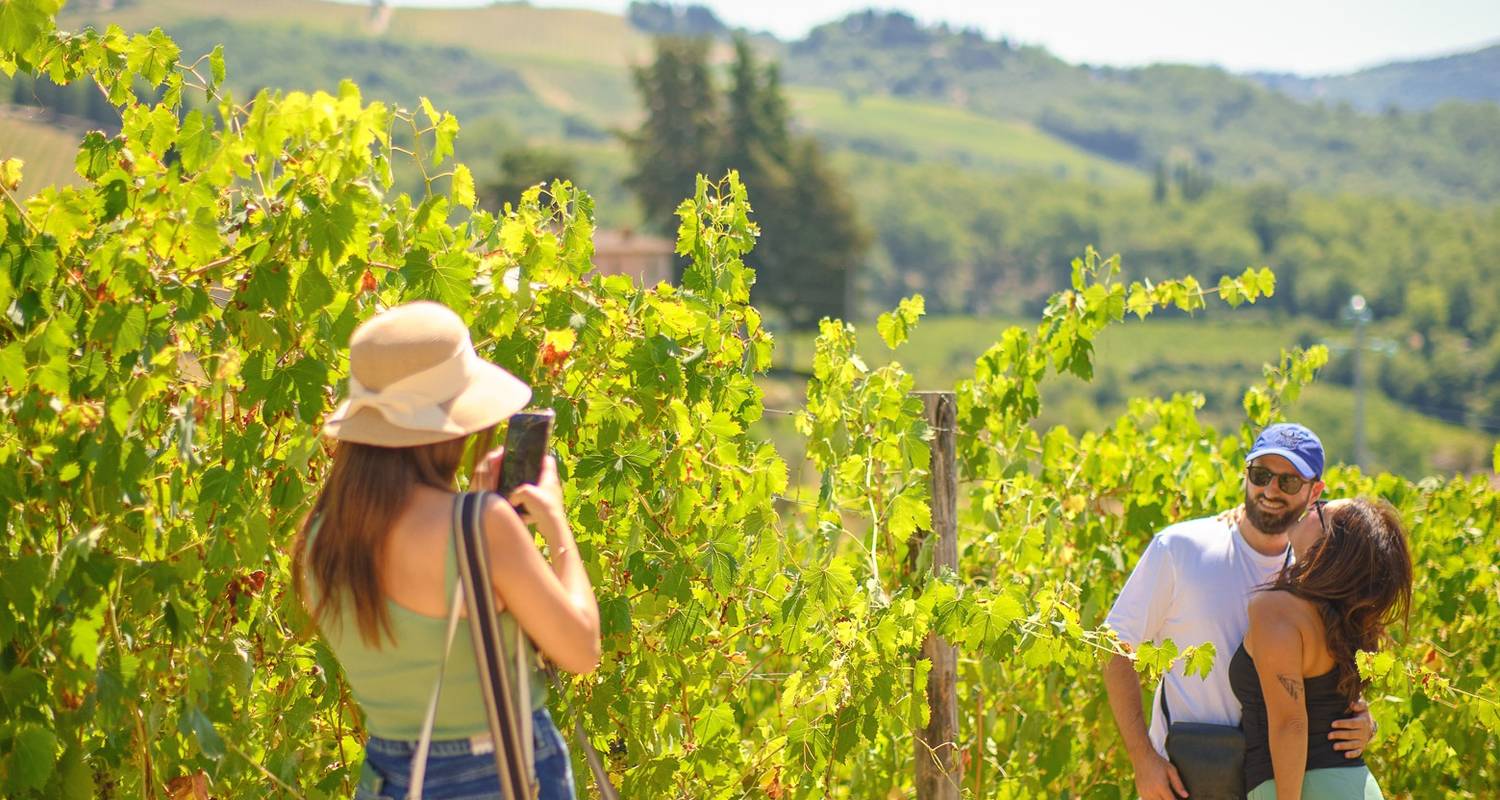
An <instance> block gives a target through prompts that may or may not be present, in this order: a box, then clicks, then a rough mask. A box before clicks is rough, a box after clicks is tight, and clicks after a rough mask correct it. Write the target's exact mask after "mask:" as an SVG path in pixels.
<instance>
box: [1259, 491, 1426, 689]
mask: <svg viewBox="0 0 1500 800" xmlns="http://www.w3.org/2000/svg"><path fill="white" fill-rule="evenodd" d="M1325 522H1326V524H1327V526H1328V529H1327V531H1326V532H1325V533H1324V534H1323V538H1321V539H1319V540H1318V541H1317V542H1316V543H1314V544H1313V545H1312V546H1311V547H1309V548H1308V550H1307V553H1306V554H1305V557H1304V558H1301V559H1298V560H1297V562H1296V563H1295V564H1293V565H1292V566H1291V567H1289V568H1287V569H1286V570H1285V571H1283V572H1282V573H1281V574H1280V575H1279V576H1277V578H1276V580H1274V581H1272V582H1271V584H1270V585H1269V586H1267V587H1266V589H1267V590H1279V591H1284V592H1290V593H1291V594H1293V595H1295V596H1297V597H1300V598H1302V599H1304V600H1308V601H1310V602H1312V603H1313V605H1314V606H1316V607H1317V609H1318V613H1319V615H1320V616H1321V617H1322V619H1323V636H1324V639H1325V640H1326V642H1327V645H1328V651H1329V653H1331V654H1332V655H1333V658H1334V661H1335V664H1336V666H1335V667H1334V668H1335V669H1337V670H1338V677H1339V683H1338V688H1339V692H1340V693H1342V694H1343V695H1344V696H1346V697H1348V698H1349V699H1350V700H1354V699H1355V698H1357V697H1358V696H1359V694H1360V692H1362V691H1363V690H1364V687H1365V681H1364V680H1362V679H1361V678H1360V676H1359V670H1358V668H1357V667H1356V666H1355V661H1354V654H1355V653H1356V652H1358V651H1360V650H1375V649H1377V648H1379V646H1380V644H1381V642H1382V641H1383V640H1384V638H1385V635H1386V626H1387V625H1389V624H1391V623H1393V622H1395V621H1397V620H1398V619H1399V620H1403V621H1404V620H1405V619H1406V617H1407V615H1408V614H1409V613H1410V610H1411V583H1412V566H1411V552H1410V551H1409V550H1408V549H1407V546H1406V530H1405V528H1403V527H1402V525H1401V517H1400V516H1399V515H1398V514H1397V513H1396V509H1395V508H1393V507H1392V506H1391V504H1390V503H1387V502H1386V501H1384V500H1370V499H1368V498H1363V497H1361V498H1358V499H1356V500H1354V501H1353V502H1350V503H1342V504H1340V505H1337V506H1332V507H1330V508H1329V509H1328V513H1327V515H1326V519H1325Z"/></svg>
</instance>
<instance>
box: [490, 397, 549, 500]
mask: <svg viewBox="0 0 1500 800" xmlns="http://www.w3.org/2000/svg"><path fill="white" fill-rule="evenodd" d="M556 416H557V415H556V414H555V413H554V412H553V411H552V409H550V408H545V409H540V410H537V411H522V412H520V413H517V414H514V415H512V416H511V418H510V423H509V424H508V425H507V426H506V429H505V457H504V459H502V460H501V462H500V483H499V485H498V486H497V487H496V491H498V492H499V493H500V496H501V497H504V498H506V499H509V498H510V496H511V494H512V493H514V492H515V491H516V489H517V488H519V487H521V486H524V485H527V484H532V485H535V484H536V483H537V482H538V481H540V480H541V477H542V462H543V460H544V459H545V458H546V457H547V443H548V441H549V440H550V439H551V437H552V422H553V420H554V419H556ZM516 511H517V512H519V513H521V514H523V515H524V514H526V509H525V508H524V507H523V506H521V505H519V504H518V505H517V506H516Z"/></svg>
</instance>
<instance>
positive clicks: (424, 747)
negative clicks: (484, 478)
mask: <svg viewBox="0 0 1500 800" xmlns="http://www.w3.org/2000/svg"><path fill="white" fill-rule="evenodd" d="M460 508H461V502H460V500H459V499H458V498H455V499H454V501H453V524H454V526H455V527H456V526H457V525H458V521H459V516H458V515H459V510H460ZM463 604H464V588H463V586H462V585H457V586H454V587H453V599H452V600H450V601H449V603H448V633H447V637H446V638H445V639H444V641H443V659H442V660H441V661H439V662H438V674H437V682H436V683H434V684H433V685H432V699H430V700H428V701H427V716H426V718H425V719H423V720H422V735H421V737H420V738H419V739H418V740H417V752H415V753H413V754H412V757H411V790H410V792H409V793H408V794H407V797H408V798H410V800H422V782H423V781H424V780H426V778H427V753H428V751H429V749H430V748H431V746H432V726H433V724H434V723H435V722H436V721H437V709H438V698H439V697H440V696H441V695H442V693H443V673H445V672H447V671H448V654H449V653H451V652H453V637H454V635H455V634H456V633H457V632H458V614H459V611H461V610H462V609H463Z"/></svg>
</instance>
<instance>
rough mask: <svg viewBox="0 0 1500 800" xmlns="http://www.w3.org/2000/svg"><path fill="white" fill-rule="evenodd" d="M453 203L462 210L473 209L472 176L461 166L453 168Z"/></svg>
mask: <svg viewBox="0 0 1500 800" xmlns="http://www.w3.org/2000/svg"><path fill="white" fill-rule="evenodd" d="M453 202H454V203H456V204H458V205H460V206H463V207H464V208H468V209H472V208H474V175H473V174H472V173H470V172H469V168H468V167H467V166H465V165H463V164H456V165H454V167H453Z"/></svg>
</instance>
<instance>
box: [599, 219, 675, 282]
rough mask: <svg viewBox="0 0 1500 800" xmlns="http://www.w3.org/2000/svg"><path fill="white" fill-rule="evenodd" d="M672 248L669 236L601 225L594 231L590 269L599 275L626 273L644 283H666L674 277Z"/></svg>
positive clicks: (636, 280) (673, 247)
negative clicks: (601, 226) (591, 267)
mask: <svg viewBox="0 0 1500 800" xmlns="http://www.w3.org/2000/svg"><path fill="white" fill-rule="evenodd" d="M675 249H676V248H675V246H674V244H673V243H672V241H671V240H669V239H665V238H663V237H660V236H652V235H650V234H645V233H637V232H636V231H634V230H631V229H630V228H618V229H615V228H608V229H606V228H601V229H598V230H596V231H594V270H595V271H596V272H598V273H599V274H600V275H629V276H630V277H631V278H633V279H634V280H635V282H636V283H637V284H639V285H641V286H645V287H651V286H655V285H656V284H658V283H661V282H662V281H667V282H669V283H670V282H671V281H672V279H673V278H674V277H675V276H674V273H673V269H672V260H673V259H674V258H675V257H676V256H675V255H674V250H675Z"/></svg>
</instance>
